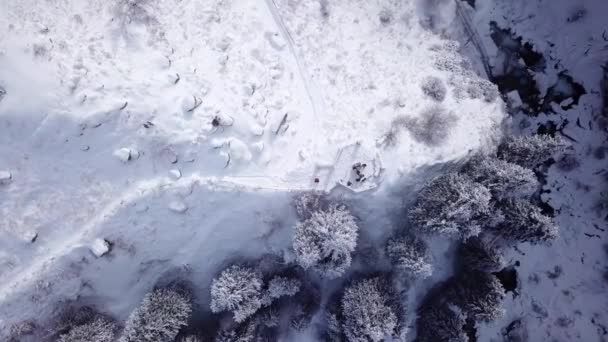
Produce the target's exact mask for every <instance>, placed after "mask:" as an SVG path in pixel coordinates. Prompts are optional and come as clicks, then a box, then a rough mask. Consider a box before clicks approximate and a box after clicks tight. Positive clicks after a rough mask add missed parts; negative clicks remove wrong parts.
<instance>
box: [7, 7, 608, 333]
mask: <svg viewBox="0 0 608 342" xmlns="http://www.w3.org/2000/svg"><path fill="white" fill-rule="evenodd" d="M477 2H478V4H477V10H476V11H469V10H467V12H466V13H467V14H468V15H469V16H470V17H471V18H472V20H473V26H475V27H476V29H477V30H478V31H479V32H480V39H481V42H482V44H483V46H484V47H485V49H487V54H488V55H489V56H490V58H494V57H495V56H496V51H495V49H494V45H493V43H492V40H491V39H490V37H489V24H488V23H489V21H490V20H495V21H497V22H498V24H499V25H504V26H506V27H512V28H513V29H514V30H515V31H516V33H517V34H518V35H524V39H525V40H531V41H533V42H534V44H535V46H538V49H539V50H542V51H543V52H544V51H549V50H551V49H553V50H551V51H553V53H554V54H555V56H556V57H555V58H556V59H560V60H561V69H564V68H565V69H568V70H570V71H571V74H572V75H573V76H574V77H575V78H576V80H577V82H581V83H583V84H584V86H585V88H586V89H587V93H589V94H591V93H592V91H593V90H596V89H598V88H599V77H600V75H599V74H600V73H599V72H598V70H597V69H598V68H599V65H600V64H602V63H603V62H605V59H604V61H602V58H604V57H605V53H606V50H605V44H604V45H601V39H602V38H601V29H596V28H598V27H601V21H602V20H603V19H602V10H604V12H603V13H606V11H608V9H606V8H605V7H606V5H605V4H602V3H601V2H602V1H599V0H598V1H591V0H589V1H581V2H580V3H581V4H582V6H583V7H585V8H587V17H586V19H585V20H586V21H581V22H576V23H572V24H568V25H570V26H568V25H566V24H564V26H560V29H559V30H561V31H559V30H557V29H556V27H555V26H554V25H552V24H551V22H552V20H553V19H554V18H555V19H556V20H560V22H564V21H565V20H566V18H567V17H568V16H569V15H570V14H569V12H568V11H570V7H572V8H574V7H576V6H574V5H570V4H569V3H568V2H567V1H565V0H563V1H558V2H559V4H558V2H556V4H555V5H554V6H555V7H553V5H551V6H550V7H551V11H552V13H553V16H552V17H551V20H549V19H542V18H540V13H542V16H543V17H544V16H545V15H546V12H547V9H546V8H545V6H547V5H546V4H540V3H536V2H529V3H528V2H525V1H523V0H522V1H514V2H501V3H499V4H493V2H492V1H489V0H488V1H477ZM437 3H442V2H441V1H439V2H437ZM561 3H564V4H563V6H562V4H561ZM445 5H446V7H443V6H440V8H441V9H442V11H441V12H437V13H439V15H434V16H433V17H432V19H431V20H429V19H428V18H427V15H428V11H429V9H428V8H427V4H426V3H425V2H424V1H398V0H382V1H381V0H335V1H313V0H309V1H289V0H265V1H262V0H259V1H225V0H208V1H197V0H161V1H152V0H113V1H102V0H89V1H81V0H48V1H37V0H19V1H9V0H0V28H1V29H0V66H1V67H0V87H1V88H0V90H1V89H5V90H6V94H5V95H4V96H2V95H1V93H0V172H2V174H0V175H4V176H3V177H2V181H1V182H0V183H1V184H0V278H2V279H3V281H2V282H1V283H0V338H2V337H4V336H5V334H6V333H8V327H10V326H11V324H13V323H15V322H19V321H21V320H25V319H34V320H39V321H44V319H45V318H46V317H48V316H49V315H50V314H52V311H53V310H54V309H55V308H56V304H57V302H60V301H65V300H71V299H76V298H80V299H83V300H84V301H89V302H92V303H103V305H101V306H102V309H103V310H106V311H107V312H108V313H110V314H112V315H114V316H116V317H117V318H121V319H124V318H125V317H126V315H127V314H128V313H129V312H130V311H131V310H132V309H133V308H134V307H135V306H136V303H138V302H139V301H140V300H141V298H142V297H143V294H144V293H145V292H146V291H147V290H148V289H149V288H150V287H151V286H153V284H154V283H155V281H156V280H157V279H158V277H161V276H162V275H163V274H164V273H166V272H169V271H171V270H175V269H179V270H180V271H182V272H187V273H189V274H190V278H191V279H192V280H194V281H195V282H196V283H197V284H200V285H201V286H203V287H205V286H207V285H208V284H209V282H210V279H211V277H212V276H213V275H215V273H216V272H217V270H218V269H219V267H221V266H224V265H225V264H226V262H228V261H229V260H231V259H233V258H238V257H247V256H257V255H260V254H261V253H266V252H278V253H280V252H282V251H285V250H286V249H287V248H288V246H289V238H290V236H291V230H292V227H293V224H294V222H295V215H294V213H293V209H292V208H291V205H290V198H291V196H292V192H294V191H299V190H307V189H317V190H326V191H329V190H332V189H334V188H336V187H339V188H342V189H343V188H345V186H346V187H350V188H352V189H353V190H356V191H359V190H372V191H368V192H362V193H360V195H357V196H359V198H361V197H365V198H366V203H368V206H369V203H377V206H378V208H374V207H373V206H372V207H366V208H365V209H364V210H367V212H368V213H369V212H373V211H377V212H376V213H374V214H373V215H374V218H377V217H378V218H379V217H382V214H381V213H384V212H386V211H390V209H398V208H399V205H400V203H393V204H392V205H393V207H389V208H382V209H379V208H381V207H382V206H386V204H387V203H389V201H387V198H388V197H389V196H393V195H394V194H393V193H392V192H391V189H392V188H393V187H394V186H395V184H401V183H403V182H411V183H414V184H416V183H418V182H419V180H420V179H424V178H427V177H430V173H426V174H425V173H422V174H421V172H420V171H421V170H426V169H427V167H428V166H433V165H441V164H443V163H448V162H451V161H458V160H460V159H462V158H464V157H466V156H467V155H468V154H469V153H470V152H471V151H474V150H478V149H485V148H491V147H493V145H494V144H495V143H496V141H497V139H498V138H500V135H501V130H500V127H501V124H502V122H503V119H504V118H505V117H506V113H505V108H504V107H505V106H504V104H503V103H502V100H501V99H500V98H499V97H497V96H496V92H495V91H493V88H492V87H491V86H489V85H488V81H486V80H484V79H483V78H482V77H486V76H485V75H484V74H483V68H482V67H480V63H479V60H480V58H479V56H477V55H476V54H475V52H476V51H473V50H471V53H470V56H469V57H470V61H471V63H468V61H467V58H466V57H464V56H462V55H461V54H460V50H459V48H458V44H457V43H455V42H454V41H450V40H448V39H446V38H445V37H446V36H453V37H458V38H460V36H459V34H460V29H461V24H460V23H459V20H458V17H457V16H456V11H455V10H456V7H455V5H454V4H453V3H452V2H446V4H445ZM564 8H566V9H568V11H565V10H564ZM515 9H517V11H518V12H514V11H515ZM531 14H536V15H537V17H534V16H533V17H531V18H529V17H530V15H531ZM525 18H529V19H527V20H520V19H525ZM572 25H578V26H577V27H578V28H576V29H571V27H572ZM451 30H452V31H453V32H451ZM597 30H600V31H597ZM596 31H597V32H596ZM446 32H449V33H450V34H445V33H446ZM598 32H599V36H598ZM587 36H588V37H593V39H595V40H593V41H591V40H586V39H587V38H580V37H587ZM549 37H551V38H553V37H555V39H554V41H552V43H554V47H551V46H552V45H553V44H549V43H548V42H547V41H548V40H550V39H549ZM568 37H571V38H568ZM557 38H559V39H560V41H557ZM462 43H463V45H464V47H465V49H464V50H465V51H469V50H468V48H469V46H470V44H466V39H464V38H463V39H462ZM595 43H598V44H595ZM536 44H539V45H536ZM589 46H591V49H590V50H589V51H587V52H586V50H587V48H588V47H589ZM602 46H604V47H603V48H602ZM602 49H603V50H602ZM583 55H584V56H587V57H586V59H584V58H582V56H583ZM545 56H546V57H548V56H549V53H546V55H545ZM473 70H477V72H478V73H479V74H480V75H483V76H482V77H479V76H477V74H476V73H475V72H473ZM558 71H559V70H554V69H553V66H552V65H550V66H548V67H547V72H546V73H543V74H542V75H540V74H539V75H538V82H539V84H540V85H541V86H542V89H547V88H548V87H549V86H551V85H553V84H554V83H555V81H556V80H557V72H558ZM428 77H436V78H438V79H440V80H441V81H442V83H443V84H445V86H446V87H447V96H446V98H445V99H444V100H443V101H440V102H438V101H437V100H435V99H433V98H431V97H429V96H427V95H425V93H424V92H423V90H422V85H423V84H424V83H425V82H426V80H427V79H428ZM598 106H599V104H598V100H597V99H596V98H595V97H592V96H583V97H582V98H581V103H580V104H579V106H577V107H575V108H574V109H573V110H572V111H571V112H576V113H577V114H576V115H580V116H581V120H582V122H583V124H582V125H583V126H585V125H586V122H587V121H589V120H590V119H591V117H592V115H593V113H594V112H593V111H594V110H597V108H599V107H598ZM428 113H440V116H443V117H442V118H441V119H442V120H443V119H445V120H446V122H445V123H440V125H439V126H441V127H439V128H441V129H442V130H441V129H440V134H441V136H440V137H432V138H431V139H427V138H428V137H427V134H425V132H422V133H420V132H419V131H420V130H424V129H425V128H429V127H430V128H431V129H433V130H434V129H437V127H435V126H434V124H436V123H435V122H434V121H433V120H432V119H429V116H428ZM559 114H560V115H563V116H566V115H571V114H569V113H561V112H560V113H559ZM575 122H576V119H575V118H574V119H570V126H569V127H568V130H567V131H568V134H570V135H572V136H575V137H576V138H577V140H578V141H579V143H578V144H573V146H574V151H575V152H576V153H577V155H578V156H579V160H580V161H581V166H580V167H579V168H578V169H577V171H573V172H570V173H563V172H560V171H557V170H555V169H554V168H552V169H551V171H550V175H549V186H551V187H552V188H560V189H561V190H560V191H561V192H562V193H566V194H568V195H567V196H560V195H559V192H552V193H551V194H550V196H549V197H548V198H550V203H551V205H553V206H554V207H556V208H560V207H561V208H563V210H561V211H560V216H559V220H560V223H561V226H562V239H561V240H559V241H558V242H557V243H556V244H555V245H554V246H553V247H552V248H547V249H538V248H534V249H532V248H530V252H527V251H526V247H523V248H522V251H524V252H526V253H527V255H526V257H525V261H524V258H523V257H521V259H522V260H521V263H522V266H521V267H519V268H518V270H519V274H520V279H521V287H522V290H521V292H522V295H520V296H519V297H517V298H515V299H512V300H510V304H509V305H508V306H509V307H508V314H507V316H506V317H505V318H504V319H503V320H502V321H499V322H495V323H494V324H493V325H491V326H487V327H485V328H487V329H485V328H484V329H481V330H480V333H481V334H482V335H481V336H482V337H481V338H480V341H485V340H489V339H491V338H497V339H498V337H499V336H500V329H501V328H503V327H505V326H506V325H507V324H508V323H509V322H510V321H512V320H513V319H515V318H518V317H525V319H526V320H527V322H528V327H529V328H530V330H531V333H530V336H531V340H545V339H549V337H547V336H551V337H552V338H556V339H558V340H560V339H561V340H576V339H579V340H583V341H591V340H594V339H597V336H598V334H597V332H596V330H597V329H598V328H597V324H594V323H593V322H592V321H591V319H595V321H596V322H601V321H606V320H607V319H608V318H606V312H605V310H604V311H602V307H605V302H604V303H602V301H601V300H594V299H596V298H598V296H600V298H601V295H598V293H603V291H604V290H605V286H606V285H605V284H606V283H605V281H603V280H602V278H601V272H600V271H601V268H602V267H603V266H602V265H604V264H605V262H604V261H602V258H604V259H603V260H605V258H606V256H605V254H602V253H603V251H602V248H601V246H602V241H603V239H604V236H603V235H601V233H602V232H600V231H596V230H595V229H594V228H593V225H594V224H595V225H598V226H599V227H603V226H605V221H601V218H598V217H597V216H596V215H595V212H593V211H592V209H591V207H592V205H593V204H594V203H593V200H594V198H595V197H594V196H595V195H596V194H598V193H599V191H600V189H595V188H594V187H593V185H594V183H596V184H597V183H599V180H598V179H599V178H600V175H598V174H596V172H597V171H598V169H599V168H600V164H601V163H602V162H604V164H605V161H602V160H594V159H593V158H589V157H586V153H587V152H586V151H588V146H593V147H596V146H598V145H599V144H600V143H601V142H602V141H603V140H602V139H604V138H605V137H600V136H599V135H593V134H587V133H588V132H586V131H585V130H579V129H578V128H577V127H575V126H574V125H575ZM532 128H534V127H531V128H530V129H532ZM570 129H571V130H570ZM427 133H428V132H427ZM356 162H363V163H367V164H368V170H370V171H368V172H369V174H367V179H366V181H365V182H363V183H360V182H356V180H354V179H353V177H352V175H351V168H352V165H353V164H354V163H356ZM7 175H8V176H7ZM574 175H576V176H574ZM592 180H596V181H592ZM349 182H350V185H348V184H349ZM338 184H341V185H338ZM580 184H585V185H589V186H590V188H591V189H590V190H589V192H587V193H584V195H583V194H582V191H583V189H584V188H585V187H582V186H581V187H579V185H580ZM345 191H346V190H345ZM389 194H390V195H389ZM357 196H355V197H357ZM571 214H572V215H571ZM581 217H583V219H581ZM368 220H369V219H368ZM382 223H383V222H382ZM377 227H384V225H383V224H378V226H375V227H374V226H369V227H364V229H369V230H374V229H377ZM582 230H585V231H586V232H588V233H590V234H598V235H599V236H601V237H600V238H599V239H597V238H587V237H586V236H584V235H581V231H582ZM104 239H105V240H106V241H108V242H110V247H111V251H110V253H109V254H107V255H105V256H102V257H98V256H96V255H95V253H96V254H97V255H101V254H102V253H103V247H104V246H105V243H104V241H103V240H104ZM581 253H585V256H584V265H583V266H584V267H581V265H582V264H581V263H580V262H581ZM532 254H534V255H532ZM518 258H519V256H518V255H517V254H514V256H513V260H516V259H518ZM548 260H551V262H549V261H548ZM558 264H559V265H561V267H563V269H564V272H563V275H562V276H561V277H560V278H558V279H555V280H550V279H546V276H545V272H546V271H548V270H552V269H553V267H554V266H555V265H558ZM594 265H595V266H594ZM439 269H440V270H441V266H440V267H439ZM598 269H599V270H598ZM532 274H538V275H539V277H540V278H541V282H540V283H539V284H538V285H534V284H532V283H530V282H529V281H528V278H529V277H530V276H532ZM543 277H544V278H543ZM554 284H555V286H553V285H554ZM566 290H567V291H569V292H568V293H569V294H564V291H566ZM197 295H198V296H199V300H200V301H201V302H206V299H207V298H206V297H205V296H207V292H201V293H200V294H197ZM534 303H541V304H539V305H541V306H542V307H544V308H545V311H546V312H551V314H550V316H549V317H544V318H543V319H542V320H539V319H538V318H537V317H538V315H539V314H538V313H534V311H532V308H531V305H533V304H534ZM577 310H578V311H577ZM596 315H599V316H596ZM562 316H564V317H568V318H570V319H572V321H573V322H574V323H575V327H576V328H575V329H573V328H571V327H570V328H568V327H566V328H557V327H554V325H555V324H554V323H555V322H556V321H557V320H558V319H559V318H561V317H562ZM595 317H597V318H595ZM538 322H540V324H537V323H538ZM560 329H561V330H560ZM547 331H548V332H547ZM577 334H578V335H577ZM577 336H580V337H577ZM604 338H605V337H604Z"/></svg>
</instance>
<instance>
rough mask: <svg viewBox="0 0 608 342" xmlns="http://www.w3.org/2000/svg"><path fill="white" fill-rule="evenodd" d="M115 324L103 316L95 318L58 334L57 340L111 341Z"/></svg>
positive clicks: (77, 341)
mask: <svg viewBox="0 0 608 342" xmlns="http://www.w3.org/2000/svg"><path fill="white" fill-rule="evenodd" d="M116 330H117V327H116V325H115V324H114V323H113V322H111V321H109V320H106V319H104V318H97V319H95V320H93V321H92V322H90V323H87V324H83V325H79V326H77V327H74V328H72V329H71V330H70V331H69V332H68V333H66V334H63V335H61V336H59V339H58V340H57V342H112V341H114V335H115V334H116Z"/></svg>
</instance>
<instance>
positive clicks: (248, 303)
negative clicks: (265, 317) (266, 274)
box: [211, 265, 264, 322]
mask: <svg viewBox="0 0 608 342" xmlns="http://www.w3.org/2000/svg"><path fill="white" fill-rule="evenodd" d="M263 286H264V281H263V280H262V275H261V274H260V273H259V272H256V271H255V270H253V269H251V268H248V267H241V266H238V265H233V266H231V267H229V268H227V269H225V270H224V271H223V272H222V273H221V274H220V276H219V277H217V278H215V279H213V282H212V283H211V311H213V312H215V313H218V312H222V311H231V312H232V313H233V315H234V320H235V321H236V322H243V321H244V320H245V319H246V318H248V317H250V316H251V315H253V314H254V313H256V311H258V309H260V308H261V307H262V290H263Z"/></svg>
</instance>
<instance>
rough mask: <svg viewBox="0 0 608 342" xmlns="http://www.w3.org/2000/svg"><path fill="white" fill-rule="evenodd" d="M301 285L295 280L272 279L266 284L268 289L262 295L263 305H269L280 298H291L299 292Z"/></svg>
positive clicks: (284, 278) (278, 277)
mask: <svg viewBox="0 0 608 342" xmlns="http://www.w3.org/2000/svg"><path fill="white" fill-rule="evenodd" d="M301 285H302V284H301V283H300V281H299V280H297V279H290V278H286V277H280V276H277V277H274V278H272V279H271V280H270V281H269V282H268V288H267V289H266V291H265V293H264V295H263V300H262V302H263V304H264V305H270V304H271V303H272V302H273V301H275V300H276V299H279V298H281V297H292V296H293V295H295V294H296V293H298V291H300V287H301Z"/></svg>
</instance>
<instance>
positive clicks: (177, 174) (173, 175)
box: [169, 169, 182, 180]
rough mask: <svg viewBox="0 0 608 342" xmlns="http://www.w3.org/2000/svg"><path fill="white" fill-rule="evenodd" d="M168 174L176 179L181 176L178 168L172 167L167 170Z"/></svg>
mask: <svg viewBox="0 0 608 342" xmlns="http://www.w3.org/2000/svg"><path fill="white" fill-rule="evenodd" d="M169 176H170V177H171V178H172V179H174V180H178V179H180V178H181V177H182V172H181V171H180V170H178V169H173V170H170V171H169Z"/></svg>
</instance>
